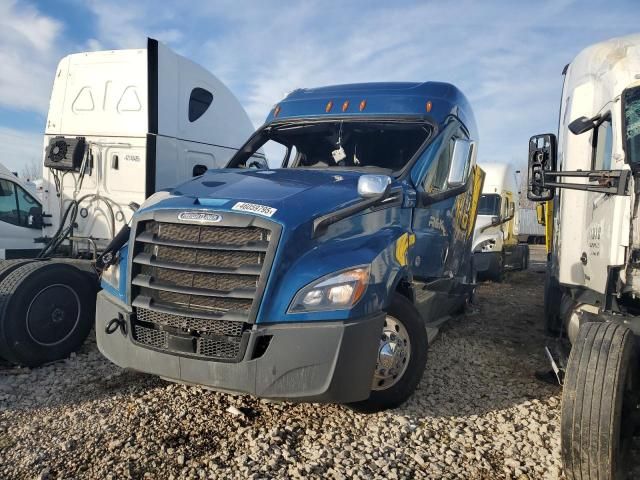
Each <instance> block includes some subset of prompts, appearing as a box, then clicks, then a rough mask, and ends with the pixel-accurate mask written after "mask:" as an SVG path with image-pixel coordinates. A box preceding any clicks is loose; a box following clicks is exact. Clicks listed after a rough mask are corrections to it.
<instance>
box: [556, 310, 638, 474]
mask: <svg viewBox="0 0 640 480" xmlns="http://www.w3.org/2000/svg"><path fill="white" fill-rule="evenodd" d="M637 368H638V365H637V353H636V347H635V344H634V337H633V332H632V331H631V330H629V329H628V328H627V327H625V326H623V325H620V324H617V323H613V322H606V323H592V322H590V323H585V324H583V325H582V326H581V327H580V330H579V332H578V337H577V339H576V341H575V343H574V345H573V347H572V349H571V354H570V356H569V362H568V364H567V370H566V374H565V381H564V392H563V394H562V409H561V427H560V441H561V453H562V461H563V463H564V469H565V475H566V476H567V478H568V479H569V480H577V479H580V480H613V479H622V478H624V476H625V474H626V470H625V460H626V453H627V451H628V447H629V445H630V443H631V438H632V435H633V430H634V424H633V421H632V418H633V416H634V413H635V409H636V408H637V405H638V385H637Z"/></svg>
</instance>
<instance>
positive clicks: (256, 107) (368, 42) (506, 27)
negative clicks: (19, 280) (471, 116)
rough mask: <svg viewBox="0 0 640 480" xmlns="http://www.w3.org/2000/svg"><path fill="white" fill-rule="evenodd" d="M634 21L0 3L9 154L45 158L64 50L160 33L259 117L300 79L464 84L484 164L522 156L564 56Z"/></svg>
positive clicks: (631, 12)
mask: <svg viewBox="0 0 640 480" xmlns="http://www.w3.org/2000/svg"><path fill="white" fill-rule="evenodd" d="M638 18H640V2H638V1H637V0H635V1H611V0H609V1H571V0H555V1H536V2H531V1H497V0H496V1H486V0H485V1H472V0H451V1H440V2H433V1H421V2H410V1H402V0H400V1H380V2H378V1H366V0H363V1H353V2H347V1H345V0H342V1H339V0H336V1H298V2H286V1H279V2H268V1H254V2H248V1H243V0H221V1H218V0H202V1H198V0H194V1H189V2H186V1H185V2H171V1H164V0H149V1H147V0H143V1H135V0H115V1H108V0H104V1H99V0H95V1H94V0H85V1H80V0H58V1H41V2H39V1H28V0H20V1H18V0H0V65H2V69H1V72H2V74H1V75H0V142H2V146H3V148H2V152H3V155H2V158H0V162H2V163H4V164H5V165H7V166H9V167H10V168H11V169H13V170H18V171H19V170H20V165H21V164H23V163H24V162H28V161H31V160H33V159H37V160H38V161H40V155H41V153H40V152H41V149H42V132H43V130H44V122H45V118H46V111H47V107H48V101H49V92H50V89H51V84H52V80H53V75H54V72H55V67H56V65H57V62H58V61H59V60H60V58H62V57H63V56H64V55H67V54H69V53H73V52H79V51H86V50H101V49H118V48H138V47H143V46H144V45H145V44H146V43H145V39H146V37H147V36H151V37H154V38H157V39H158V40H160V41H162V42H164V43H166V44H167V45H169V46H170V47H171V48H173V49H174V50H176V51H178V52H179V53H181V54H183V55H185V56H187V57H189V58H190V59H192V60H194V61H196V62H197V63H200V64H201V65H203V66H204V67H206V68H207V69H209V70H210V71H212V72H213V73H214V74H216V75H217V76H218V77H219V78H220V79H221V80H222V81H223V82H225V83H226V84H227V85H228V86H229V87H230V88H231V90H232V91H233V92H234V93H235V94H236V95H237V96H238V98H239V99H240V102H241V103H242V105H243V106H244V107H245V108H246V110H247V112H248V113H249V116H250V117H251V119H252V121H253V122H254V124H255V125H256V126H258V125H260V124H261V123H262V121H263V119H264V118H265V116H266V114H267V112H268V110H269V108H270V107H271V106H272V105H273V104H274V103H276V102H277V101H278V100H279V99H281V98H282V97H283V96H284V95H285V94H286V93H287V92H288V91H291V90H293V89H294V88H298V87H311V86H319V85H328V84H335V83H348V82H366V81H395V80H408V81H424V80H441V81H447V82H451V83H454V84H456V85H457V86H458V87H460V88H461V89H462V90H463V91H464V92H465V93H466V95H467V96H468V97H469V99H470V101H471V104H472V106H473V108H474V111H475V114H476V120H477V123H478V126H479V130H480V149H479V160H480V161H481V162H482V161H509V162H514V163H516V164H522V163H524V162H525V160H526V149H527V141H528V138H529V136H530V135H532V134H535V133H541V132H546V131H555V129H556V122H557V109H558V102H559V97H560V89H561V71H562V68H563V67H564V65H565V64H566V63H568V62H570V61H571V59H572V58H573V57H574V56H575V55H576V54H577V53H578V52H579V51H580V50H581V49H582V48H584V47H585V46H587V45H589V44H591V43H594V42H597V41H600V40H604V39H607V38H611V37H614V36H620V35H625V34H629V33H635V32H637V31H638V30H640V28H639V27H638V26H637V23H638Z"/></svg>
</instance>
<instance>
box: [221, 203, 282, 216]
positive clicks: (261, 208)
mask: <svg viewBox="0 0 640 480" xmlns="http://www.w3.org/2000/svg"><path fill="white" fill-rule="evenodd" d="M231 210H238V211H240V212H249V213H257V214H258V215H264V216H265V217H271V216H273V214H274V213H276V212H277V211H278V209H277V208H272V207H267V206H266V205H259V204H257V203H247V202H238V203H236V204H235V205H234V206H233V207H231Z"/></svg>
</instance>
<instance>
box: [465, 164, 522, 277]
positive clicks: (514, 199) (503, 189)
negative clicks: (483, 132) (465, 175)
mask: <svg viewBox="0 0 640 480" xmlns="http://www.w3.org/2000/svg"><path fill="white" fill-rule="evenodd" d="M481 167H482V169H483V170H484V171H485V174H486V175H485V179H484V185H483V187H482V195H481V196H480V202H479V204H478V217H477V220H476V228H475V231H474V233H473V267H474V271H475V272H476V274H477V275H478V277H479V278H488V279H491V280H495V281H501V280H502V277H503V275H504V272H505V271H506V270H507V269H519V270H524V269H526V268H527V265H528V264H529V247H528V246H527V245H526V244H521V243H519V241H518V220H519V219H518V215H519V208H518V206H519V205H518V186H517V182H516V171H515V170H514V169H513V167H512V166H511V165H510V164H508V163H483V164H482V165H481Z"/></svg>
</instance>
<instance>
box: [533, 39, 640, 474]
mask: <svg viewBox="0 0 640 480" xmlns="http://www.w3.org/2000/svg"><path fill="white" fill-rule="evenodd" d="M563 75H564V86H563V92H562V101H561V104H560V118H559V128H558V136H557V137H556V135H553V134H541V135H535V136H533V137H532V138H531V140H530V141H529V185H528V192H527V195H528V197H529V199H531V200H534V201H539V202H547V204H546V205H545V206H546V208H548V210H547V212H546V217H547V220H546V224H547V234H550V235H551V237H552V238H551V242H550V247H551V248H550V252H549V254H548V263H547V276H546V280H545V290H544V307H545V326H546V330H547V332H548V333H549V334H551V335H553V336H554V337H555V338H556V340H554V343H553V344H552V345H551V347H552V348H551V349H550V348H549V347H548V348H547V355H548V357H549V358H550V360H551V362H552V367H553V371H554V372H555V373H556V375H557V377H558V380H560V381H561V382H562V383H563V384H564V391H563V399H562V413H561V447H562V448H561V452H562V457H563V462H564V466H565V474H566V476H567V478H569V479H574V478H580V479H582V480H587V479H599V480H604V479H617V478H623V477H624V476H626V473H627V472H626V465H625V459H626V452H627V451H628V448H629V445H630V443H631V439H632V436H633V433H634V429H635V427H636V425H637V420H638V418H639V416H638V414H639V413H640V410H639V409H638V403H639V398H640V382H639V380H640V377H639V376H638V373H639V368H638V367H639V366H640V364H639V363H638V343H639V342H638V339H639V338H640V216H639V213H640V202H639V201H640V35H630V36H626V37H621V38H615V39H611V40H608V41H605V42H602V43H598V44H596V45H592V46H590V47H588V48H586V49H584V50H583V51H582V52H580V54H579V55H578V56H577V57H576V58H575V59H574V60H573V61H572V62H571V63H570V64H569V65H567V66H566V67H565V69H564V71H563ZM551 201H552V202H553V204H552V206H551V208H549V207H550V202H551ZM550 220H552V221H550ZM550 224H551V225H550ZM551 226H552V229H551ZM548 245H549V244H548ZM552 350H553V351H552ZM567 351H570V353H569V355H568V359H567V355H566V353H565V352H567Z"/></svg>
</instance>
